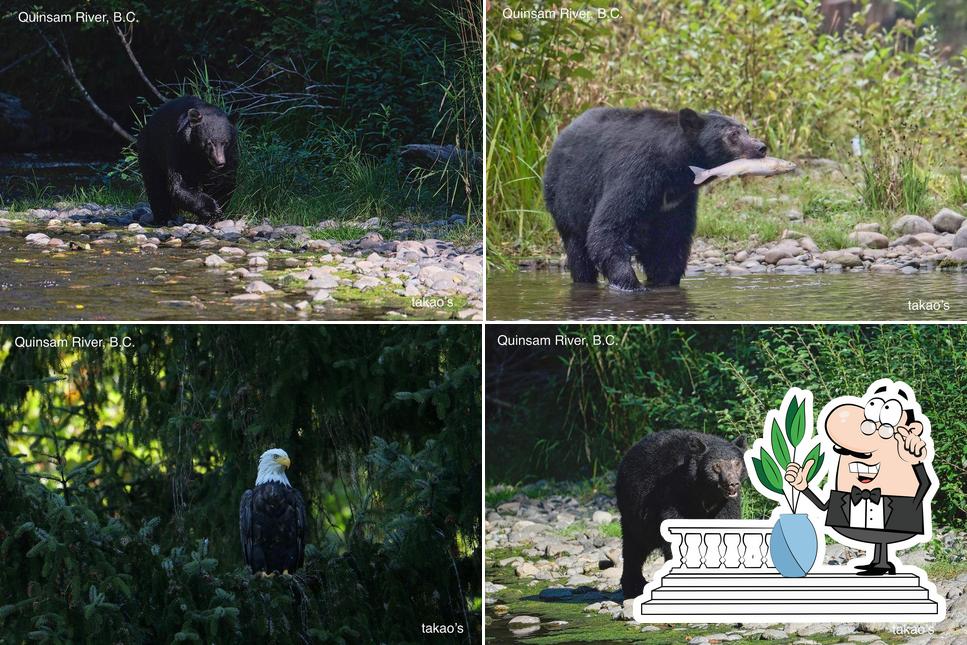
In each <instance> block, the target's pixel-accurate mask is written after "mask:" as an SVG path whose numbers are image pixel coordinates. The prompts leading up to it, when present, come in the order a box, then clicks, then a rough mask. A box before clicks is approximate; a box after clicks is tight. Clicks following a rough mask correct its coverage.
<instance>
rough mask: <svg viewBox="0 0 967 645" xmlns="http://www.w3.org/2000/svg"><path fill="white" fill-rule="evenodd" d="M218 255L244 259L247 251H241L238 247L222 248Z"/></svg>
mask: <svg viewBox="0 0 967 645" xmlns="http://www.w3.org/2000/svg"><path fill="white" fill-rule="evenodd" d="M218 254H219V255H222V256H225V255H232V256H235V257H242V256H243V255H245V249H240V248H238V247H237V246H223V247H222V248H220V249H218Z"/></svg>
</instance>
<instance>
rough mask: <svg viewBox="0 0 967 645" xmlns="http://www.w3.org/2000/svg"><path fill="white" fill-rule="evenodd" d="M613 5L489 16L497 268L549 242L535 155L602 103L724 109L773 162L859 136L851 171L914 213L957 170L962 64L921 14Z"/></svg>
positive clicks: (697, 1)
mask: <svg viewBox="0 0 967 645" xmlns="http://www.w3.org/2000/svg"><path fill="white" fill-rule="evenodd" d="M619 5H620V8H621V17H620V18H618V19H616V20H596V19H595V20H591V21H587V22H585V21H579V20H573V21H561V20H523V19H503V18H501V17H500V16H494V17H493V19H492V20H491V21H490V22H489V23H488V65H489V69H488V106H489V108H488V109H489V119H488V124H489V129H488V140H489V141H490V143H491V145H490V148H489V150H490V153H489V155H488V159H487V176H488V182H489V190H488V193H487V195H488V215H489V217H488V230H487V236H488V241H489V242H490V243H491V244H492V247H491V248H493V249H495V250H496V252H495V253H494V258H493V259H494V260H495V261H496V262H498V263H500V262H501V260H505V262H504V264H510V263H509V262H506V256H512V255H517V256H520V255H524V256H526V255H530V254H533V253H535V252H538V251H539V252H543V251H544V250H545V249H546V248H547V247H548V246H552V245H556V242H557V235H556V233H555V231H554V227H553V223H552V221H551V219H550V217H549V215H548V214H547V213H546V211H545V208H544V205H543V200H542V198H541V176H542V174H543V169H544V163H545V161H546V156H547V153H548V152H549V150H550V147H551V144H552V143H553V140H554V138H555V137H556V135H557V132H558V131H559V130H560V128H562V127H563V126H565V125H566V124H567V123H569V122H570V121H571V120H573V119H574V118H575V117H577V116H578V115H579V114H580V113H581V112H583V111H584V110H586V109H588V108H590V107H593V106H595V105H599V104H607V105H612V106H619V107H632V106H641V105H646V106H650V107H655V108H660V109H670V110H677V109H679V108H681V107H685V106H688V107H692V108H695V109H701V110H708V109H716V110H720V111H722V112H725V113H726V114H731V115H734V116H736V117H737V118H738V119H740V120H742V121H744V122H746V123H747V124H748V126H749V128H750V130H751V131H752V132H753V133H756V134H757V135H759V136H761V137H762V138H764V139H765V140H766V142H767V143H768V145H769V148H770V150H771V152H772V153H773V154H775V155H777V156H786V157H789V156H791V157H811V156H822V157H829V156H832V157H835V158H841V159H846V158H848V155H849V154H850V142H851V140H852V139H853V137H856V136H859V137H860V138H861V140H862V141H863V144H864V147H865V148H867V150H866V152H865V153H864V156H863V157H861V158H860V159H858V160H857V159H851V164H850V166H851V167H850V168H849V170H850V172H851V173H852V172H859V174H860V179H859V180H855V181H856V186H855V189H854V192H855V194H856V195H858V196H862V197H863V199H864V200H865V203H866V204H867V205H871V204H877V205H876V206H875V208H885V209H891V210H892V209H896V210H902V209H905V210H909V211H911V212H914V211H922V210H923V209H924V208H925V207H926V205H927V203H928V202H927V199H926V198H927V197H928V196H929V195H930V191H928V190H927V188H928V185H927V183H926V182H925V178H929V173H928V172H926V170H927V169H929V168H932V167H936V166H938V165H940V166H943V165H945V164H953V165H956V164H963V163H964V155H963V146H962V145H958V142H957V140H956V134H955V133H957V132H959V131H962V130H964V128H965V127H967V121H965V119H967V116H965V115H967V84H965V81H964V69H965V58H964V56H963V54H960V55H956V54H955V55H946V54H950V52H945V55H941V52H940V50H939V46H938V39H937V34H936V31H935V29H934V28H933V27H932V26H930V25H931V20H932V18H931V15H930V13H929V11H927V10H926V9H924V8H922V7H920V8H916V10H915V12H914V13H912V14H911V15H910V16H909V17H908V18H907V19H901V20H899V21H898V22H897V24H896V25H895V26H894V27H893V28H892V29H890V30H882V29H867V28H865V27H864V26H863V25H862V24H857V25H855V26H854V28H851V29H847V30H846V31H845V32H844V33H843V34H842V35H836V34H826V33H824V32H823V30H822V28H821V24H822V15H821V13H820V11H819V8H820V3H819V2H818V0H768V1H764V2H763V1H761V0H755V1H750V0H743V1H735V2H733V1H726V0H711V1H708V0H687V1H685V2H668V1H659V2H650V3H645V4H644V5H642V4H641V3H633V2H623V3H619ZM509 6H510V7H512V8H514V9H530V8H532V3H530V2H525V1H522V0H521V1H516V2H511V3H509ZM495 13H496V12H495ZM861 18H862V12H858V13H857V20H860V19H861ZM562 23H564V24H562ZM717 215H720V216H721V217H725V216H726V214H725V213H721V214H717ZM707 225H711V226H714V225H715V222H708V223H707ZM780 230H781V229H780ZM768 233H769V232H768V231H767V232H766V235H765V237H769V234H768ZM762 237H763V236H760V239H762Z"/></svg>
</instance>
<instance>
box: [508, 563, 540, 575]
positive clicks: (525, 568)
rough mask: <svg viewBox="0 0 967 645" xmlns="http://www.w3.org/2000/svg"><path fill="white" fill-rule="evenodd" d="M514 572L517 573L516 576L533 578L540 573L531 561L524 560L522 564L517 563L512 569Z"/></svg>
mask: <svg viewBox="0 0 967 645" xmlns="http://www.w3.org/2000/svg"><path fill="white" fill-rule="evenodd" d="M514 573H516V574H517V577H518V578H533V577H534V576H536V575H537V574H538V573H540V571H538V570H537V567H536V566H534V563H533V562H524V563H523V564H519V565H517V568H516V569H514Z"/></svg>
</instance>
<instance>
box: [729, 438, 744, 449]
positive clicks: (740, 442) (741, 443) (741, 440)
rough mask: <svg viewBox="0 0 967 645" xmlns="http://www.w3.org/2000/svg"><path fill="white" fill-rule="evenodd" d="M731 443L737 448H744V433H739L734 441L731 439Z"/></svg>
mask: <svg viewBox="0 0 967 645" xmlns="http://www.w3.org/2000/svg"><path fill="white" fill-rule="evenodd" d="M732 443H733V445H735V447H736V448H738V449H739V450H745V445H746V444H745V435H744V434H740V435H739V436H738V437H736V438H735V441H733V442H732Z"/></svg>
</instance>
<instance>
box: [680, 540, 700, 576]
mask: <svg viewBox="0 0 967 645" xmlns="http://www.w3.org/2000/svg"><path fill="white" fill-rule="evenodd" d="M684 544H685V560H684V565H685V568H687V569H698V568H701V566H702V552H701V551H700V549H699V547H700V545H701V544H702V534H701V533H686V534H685V540H684Z"/></svg>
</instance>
